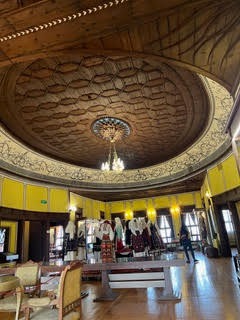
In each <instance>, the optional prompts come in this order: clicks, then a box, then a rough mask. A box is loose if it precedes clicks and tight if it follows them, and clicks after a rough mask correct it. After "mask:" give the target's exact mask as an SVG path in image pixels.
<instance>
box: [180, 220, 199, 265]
mask: <svg viewBox="0 0 240 320" xmlns="http://www.w3.org/2000/svg"><path fill="white" fill-rule="evenodd" d="M179 237H180V244H181V245H182V246H183V249H184V252H185V255H186V258H187V261H186V262H187V263H190V258H189V254H188V250H189V251H190V252H191V255H192V258H193V261H194V262H195V263H197V262H198V260H197V259H196V258H195V254H194V251H193V247H192V242H191V239H190V233H189V231H188V228H187V227H186V225H185V224H184V223H182V225H181V228H180V232H179Z"/></svg>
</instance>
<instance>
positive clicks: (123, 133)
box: [92, 117, 131, 172]
mask: <svg viewBox="0 0 240 320" xmlns="http://www.w3.org/2000/svg"><path fill="white" fill-rule="evenodd" d="M92 130H93V132H94V133H95V135H96V136H98V137H99V138H101V139H103V140H107V141H108V142H109V153H108V158H107V160H106V161H105V162H103V163H102V165H101V170H103V171H117V172H121V171H123V170H124V169H125V166H124V163H123V160H122V159H121V158H120V157H119V156H118V154H117V150H116V145H115V143H116V141H121V140H123V139H124V138H126V137H127V136H129V134H130V131H131V130H130V126H129V125H128V124H127V123H126V122H125V121H123V120H120V119H118V118H113V117H103V118H100V119H98V120H96V121H95V122H94V123H93V125H92Z"/></svg>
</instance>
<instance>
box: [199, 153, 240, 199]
mask: <svg viewBox="0 0 240 320" xmlns="http://www.w3.org/2000/svg"><path fill="white" fill-rule="evenodd" d="M206 182H207V183H208V186H207V185H206ZM239 185H240V177H239V173H238V169H237V163H236V160H235V158H234V156H233V154H231V155H230V156H229V157H227V158H226V159H225V160H224V161H222V162H221V163H219V164H218V165H217V166H215V167H213V168H211V169H209V170H208V171H207V179H206V181H205V182H204V184H203V188H202V189H204V188H205V189H207V188H209V191H210V193H211V196H215V195H218V194H221V193H224V192H226V191H229V190H231V189H234V188H236V187H238V186H239Z"/></svg>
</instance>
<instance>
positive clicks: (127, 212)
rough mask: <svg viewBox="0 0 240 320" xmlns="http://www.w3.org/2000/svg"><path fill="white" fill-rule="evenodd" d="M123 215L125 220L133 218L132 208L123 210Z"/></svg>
mask: <svg viewBox="0 0 240 320" xmlns="http://www.w3.org/2000/svg"><path fill="white" fill-rule="evenodd" d="M124 217H125V220H131V219H132V218H133V212H132V210H127V211H125V214H124Z"/></svg>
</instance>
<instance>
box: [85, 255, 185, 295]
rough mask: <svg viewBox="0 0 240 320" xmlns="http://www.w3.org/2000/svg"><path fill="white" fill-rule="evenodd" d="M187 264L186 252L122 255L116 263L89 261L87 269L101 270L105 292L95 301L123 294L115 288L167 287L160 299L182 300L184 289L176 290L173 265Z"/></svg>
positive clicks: (103, 290)
mask: <svg viewBox="0 0 240 320" xmlns="http://www.w3.org/2000/svg"><path fill="white" fill-rule="evenodd" d="M184 265H185V260H184V257H183V254H176V253H169V254H161V255H160V256H153V257H142V258H122V259H118V261H117V262H113V263H92V264H91V263H87V264H84V265H83V270H86V271H89V270H101V274H102V292H101V294H100V296H99V297H97V298H96V299H95V300H94V301H102V300H114V299H115V298H117V296H118V295H119V294H118V293H117V292H116V291H113V289H121V288H148V287H161V288H164V290H163V292H161V293H160V294H159V296H158V300H160V301H166V300H173V301H174V300H180V299H181V293H180V292H176V291H174V290H173V285H172V279H171V272H170V268H171V267H181V266H184Z"/></svg>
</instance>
